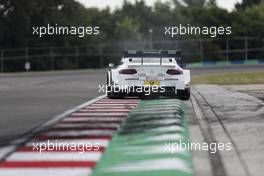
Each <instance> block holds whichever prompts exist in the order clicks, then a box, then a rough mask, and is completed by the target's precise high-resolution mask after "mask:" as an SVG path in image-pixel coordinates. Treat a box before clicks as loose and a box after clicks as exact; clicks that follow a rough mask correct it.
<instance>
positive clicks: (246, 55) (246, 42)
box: [245, 37, 248, 60]
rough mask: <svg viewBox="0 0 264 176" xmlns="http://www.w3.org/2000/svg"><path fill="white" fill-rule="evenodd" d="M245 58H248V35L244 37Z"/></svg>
mask: <svg viewBox="0 0 264 176" xmlns="http://www.w3.org/2000/svg"><path fill="white" fill-rule="evenodd" d="M245 60H248V37H245Z"/></svg>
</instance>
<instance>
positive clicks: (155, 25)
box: [0, 0, 264, 48]
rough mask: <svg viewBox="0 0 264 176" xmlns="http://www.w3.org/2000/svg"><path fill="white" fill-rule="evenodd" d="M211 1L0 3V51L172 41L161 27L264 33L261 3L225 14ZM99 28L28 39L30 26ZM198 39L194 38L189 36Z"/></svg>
mask: <svg viewBox="0 0 264 176" xmlns="http://www.w3.org/2000/svg"><path fill="white" fill-rule="evenodd" d="M215 2H216V1H215V0H210V1H205V0H199V1H197V0H184V1H179V0H168V2H164V3H163V2H161V1H157V2H156V3H155V5H154V6H153V7H149V6H147V5H146V4H145V2H144V0H137V1H136V2H135V4H132V3H131V2H129V1H125V2H124V4H123V6H122V7H121V8H119V9H116V10H114V11H110V9H108V8H106V9H96V8H85V7H84V6H83V5H81V4H80V3H78V2H77V1H75V0H56V1H54V0H45V1H43V0H19V1H18V0H16V1H13V0H0V48H18V47H38V46H71V45H93V46H94V47H96V46H98V45H101V44H104V43H106V42H111V43H113V42H124V41H125V42H141V43H142V42H144V41H146V40H147V39H148V35H149V32H148V30H149V29H150V28H151V29H153V41H160V40H173V39H170V38H166V37H165V36H164V26H175V25H179V24H191V25H198V26H228V25H230V26H232V36H231V37H236V36H258V37H259V36H263V35H264V20H263V19H264V2H262V3H261V2H260V0H254V1H249V0H244V1H242V3H240V4H237V6H236V7H237V8H238V9H239V10H235V11H232V12H228V11H227V10H225V9H222V8H219V7H217V5H216V3H215ZM47 24H51V25H55V24H58V25H65V26H100V28H101V30H100V35H98V36H93V37H91V36H86V37H84V38H79V37H77V36H67V35H65V36H52V37H50V36H46V37H43V38H39V37H36V36H33V35H32V26H43V25H47ZM193 37H196V38H198V37H199V36H193Z"/></svg>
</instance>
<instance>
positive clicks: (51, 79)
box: [0, 65, 264, 145]
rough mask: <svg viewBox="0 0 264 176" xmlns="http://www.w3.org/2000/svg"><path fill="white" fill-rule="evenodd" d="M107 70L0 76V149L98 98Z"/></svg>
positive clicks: (213, 69) (254, 68)
mask: <svg viewBox="0 0 264 176" xmlns="http://www.w3.org/2000/svg"><path fill="white" fill-rule="evenodd" d="M263 70H264V65H262V66H257V65H255V66H228V67H223V68H221V67H218V68H216V67H207V68H193V69H191V72H192V75H200V74H211V73H226V72H250V71H263ZM105 78H106V70H78V71H60V72H40V73H16V74H0V145H1V144H5V143H8V142H9V141H10V140H13V139H17V138H19V136H21V135H23V134H25V133H27V132H29V131H30V130H31V129H33V128H34V127H36V126H38V125H40V124H41V123H43V122H45V121H47V120H49V119H51V118H53V117H54V116H56V115H58V114H61V113H62V112H64V111H66V110H68V109H70V108H73V107H75V106H77V105H79V104H81V103H83V102H86V101H88V100H91V99H93V98H95V97H97V96H98V95H100V94H102V93H99V88H98V86H99V85H102V84H105Z"/></svg>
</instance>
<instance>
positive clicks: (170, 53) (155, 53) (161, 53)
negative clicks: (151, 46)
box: [123, 50, 181, 58]
mask: <svg viewBox="0 0 264 176" xmlns="http://www.w3.org/2000/svg"><path fill="white" fill-rule="evenodd" d="M180 56H181V51H179V50H126V51H125V52H124V55H123V57H124V58H131V57H141V58H143V57H148V58H151V57H156V58H157V57H158V58H169V57H170V58H179V57H180Z"/></svg>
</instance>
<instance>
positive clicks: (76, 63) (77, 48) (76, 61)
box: [75, 46, 79, 69]
mask: <svg viewBox="0 0 264 176" xmlns="http://www.w3.org/2000/svg"><path fill="white" fill-rule="evenodd" d="M78 67H79V47H78V46H76V47H75V69H78Z"/></svg>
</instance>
